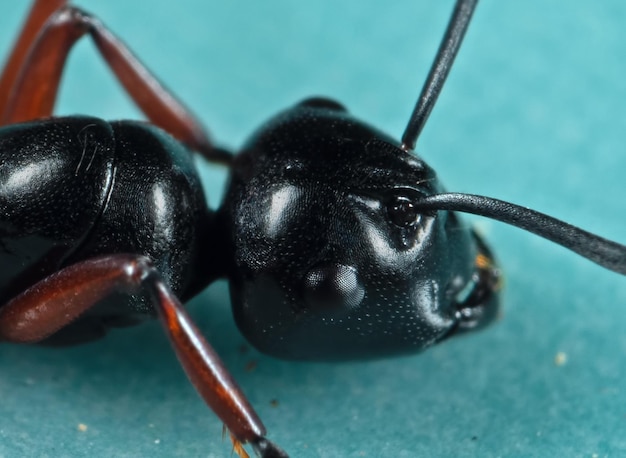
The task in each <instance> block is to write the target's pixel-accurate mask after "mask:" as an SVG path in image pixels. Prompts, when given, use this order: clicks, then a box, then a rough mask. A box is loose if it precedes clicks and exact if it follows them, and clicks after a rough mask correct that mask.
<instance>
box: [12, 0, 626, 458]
mask: <svg viewBox="0 0 626 458" xmlns="http://www.w3.org/2000/svg"><path fill="white" fill-rule="evenodd" d="M79 4H80V6H83V7H85V8H86V9H88V10H90V11H92V12H94V13H96V14H97V15H98V16H99V17H101V18H102V19H103V20H104V22H105V23H106V24H107V25H109V26H110V27H111V28H112V29H113V30H114V31H115V32H116V33H117V34H118V35H120V36H121V37H123V39H124V40H125V41H126V42H127V43H128V44H129V45H131V47H132V48H133V49H134V50H135V51H136V53H137V54H138V55H139V56H141V58H142V59H143V60H144V62H145V63H146V64H147V65H148V66H149V67H150V68H151V69H152V70H153V71H154V72H155V73H156V74H157V75H159V77H160V78H161V79H162V80H163V81H164V82H165V83H166V84H167V85H168V86H169V87H170V88H172V89H174V90H175V92H176V93H177V94H179V95H180V97H181V98H182V99H183V100H185V101H186V102H187V104H188V105H189V106H191V107H192V108H193V110H194V111H195V112H196V113H197V114H198V116H199V117H200V118H201V119H202V120H203V121H204V122H205V123H206V125H207V126H209V128H210V130H211V132H212V133H213V134H214V138H215V139H216V141H217V142H219V143H220V144H222V145H224V146H227V147H230V148H233V149H236V148H237V147H238V146H240V145H241V144H242V142H243V141H244V140H245V138H246V136H247V135H249V134H250V133H251V132H252V130H254V129H255V128H256V127H258V126H259V125H260V124H261V123H262V122H263V121H264V120H265V119H267V117H269V116H270V115H272V114H274V113H275V112H277V111H278V110H281V109H283V108H285V107H287V106H289V105H290V104H293V103H295V102H297V101H298V100H300V99H302V98H304V97H306V96H309V95H313V94H323V95H328V96H331V97H334V98H337V99H339V100H341V101H342V102H343V103H345V104H346V105H347V106H348V107H349V108H350V110H351V111H352V112H353V113H354V114H356V115H357V116H359V117H361V118H363V119H366V120H367V121H369V122H371V123H373V124H376V125H378V126H380V127H381V128H383V129H384V130H386V131H388V132H389V133H391V134H392V135H396V136H399V135H400V134H401V133H402V131H403V129H404V126H405V123H406V121H407V119H408V116H409V113H410V111H411V109H412V106H413V103H414V100H415V99H416V97H417V93H418V91H419V88H420V86H421V84H422V81H423V79H424V78H425V75H426V73H427V70H428V67H429V65H430V63H431V61H432V58H433V56H434V53H435V51H436V48H437V46H438V43H439V40H440V38H441V36H442V33H443V30H444V27H445V23H446V21H447V19H448V15H449V13H450V10H451V6H452V1H445V2H443V1H442V2H435V1H429V2H426V1H422V2H416V1H396V2H374V1H360V2H356V1H354V2H349V1H343V2H341V1H340V2H337V1H331V0H317V1H312V2H295V1H287V0H283V1H266V2H256V1H252V0H233V1H230V2H218V1H206V0H179V1H177V2H172V1H164V0H153V1H151V2H138V1H136V2H131V1H129V0H108V1H106V2H101V1H97V0H81V1H80V2H79ZM26 7H27V5H26V2H24V1H13V2H5V5H3V8H2V15H0V55H6V53H7V50H8V49H9V47H10V42H11V40H12V38H13V36H14V35H15V33H16V31H17V29H18V24H19V23H20V21H21V18H22V17H23V15H24V13H25V10H26ZM624 24H626V2H623V1H621V0H613V1H609V0H605V1H603V2H591V1H589V0H586V1H585V0H571V1H568V2H556V1H544V0H529V1H525V2H502V1H495V0H490V1H489V0H485V1H483V2H481V4H479V5H478V10H477V13H476V15H475V18H474V21H473V23H472V25H471V27H470V30H469V34H468V37H467V39H466V41H465V43H464V45H463V47H462V48H461V52H460V55H459V58H458V60H457V62H456V64H455V67H454V69H453V71H452V74H451V78H450V80H449V81H448V83H447V85H446V87H445V89H444V93H443V95H442V97H441V99H440V101H439V103H438V105H437V106H436V108H435V110H434V112H433V114H432V117H431V119H430V121H429V123H428V125H427V126H426V128H425V130H424V132H423V135H422V137H421V139H420V142H419V145H418V150H419V153H420V154H422V155H423V156H424V157H425V158H426V159H427V160H428V161H429V163H430V164H431V165H433V166H434V167H435V169H436V170H437V171H438V173H439V174H440V176H441V178H442V180H443V182H444V183H445V184H446V186H447V187H448V189H450V190H454V191H463V192H473V193H479V194H485V195H489V196H493V197H498V198H502V199H506V200H510V201H513V202H516V203H519V204H523V205H527V206H530V207H532V208H536V209H538V210H541V211H544V212H547V213H549V214H552V215H554V216H557V217H559V218H562V219H565V220H567V221H570V222H572V223H574V224H577V225H580V226H583V227H584V228H586V229H589V230H591V231H594V232H598V233H600V234H602V235H604V236H606V237H608V238H612V239H616V240H621V241H622V242H626V219H625V217H624V214H625V213H626V200H625V198H624V197H625V195H626V180H624V172H625V171H626V151H625V150H626V106H625V103H626V78H625V77H624V74H625V73H626V59H625V56H626V28H625V27H624ZM66 76H67V77H66V79H65V81H64V86H63V89H62V93H61V99H60V103H59V110H58V111H59V113H60V114H72V113H85V114H92V115H97V116H101V117H103V118H107V119H109V118H110V119H115V118H136V117H140V116H141V115H140V114H139V113H138V112H137V111H136V110H135V108H134V107H133V105H132V103H130V102H129V101H128V99H127V97H125V95H124V94H123V93H122V92H121V89H120V88H119V86H118V85H117V83H115V82H114V81H113V80H112V78H111V76H110V74H109V72H108V71H107V70H106V69H105V68H104V66H103V65H102V64H101V62H100V60H99V59H98V58H97V57H96V56H95V54H94V51H93V48H92V46H91V45H90V44H89V43H88V42H87V41H85V42H84V43H81V44H80V45H79V46H78V48H77V49H76V52H75V53H73V55H72V57H71V62H70V64H69V66H68V68H67V75H66ZM201 169H202V174H203V177H204V179H205V182H206V184H207V193H208V194H209V196H210V199H211V202H212V204H213V205H217V204H218V203H219V200H220V197H219V195H220V193H221V189H222V186H223V182H224V174H223V171H221V170H219V169H217V168H215V167H210V166H207V165H204V164H201ZM468 220H471V221H473V222H475V224H476V225H477V226H478V227H479V229H480V230H481V231H482V232H483V233H484V234H485V235H486V237H487V238H488V239H489V240H490V242H491V245H492V247H493V248H494V250H495V251H496V254H497V256H498V258H499V260H500V261H501V263H502V265H503V268H504V269H505V274H506V289H505V292H504V306H505V308H504V314H503V318H502V319H501V320H500V321H499V322H498V323H496V325H494V326H493V327H491V328H489V329H487V330H485V331H484V332H481V333H478V334H473V335H468V336H466V337H463V338H458V339H454V340H451V341H449V342H446V343H445V344H442V345H440V346H438V347H435V348H432V349H430V350H428V351H427V352H425V353H423V354H421V355H416V356H410V357H402V358H396V359H389V360H384V361H373V362H359V363H348V364H311V363H294V362H283V361H279V360H275V359H272V358H270V357H266V356H263V355H260V354H258V353H257V352H255V351H254V350H253V349H251V348H249V346H245V341H244V339H243V338H242V337H241V335H240V334H239V333H238V331H237V330H236V328H235V326H234V324H233V322H232V317H231V313H230V308H229V299H228V291H227V288H226V285H225V284H224V283H222V282H220V283H218V284H215V285H214V286H212V287H211V288H209V289H208V290H207V291H206V292H205V293H203V294H202V295H201V296H200V297H198V298H197V299H195V300H194V301H193V302H192V303H191V304H190V305H189V309H190V311H191V313H192V314H193V316H194V317H195V318H196V319H197V321H198V323H199V325H200V326H201V328H202V329H203V330H204V332H205V334H206V336H207V337H208V338H209V339H210V341H211V342H212V343H213V344H214V345H215V347H216V349H217V350H218V351H219V353H220V354H221V355H222V357H223V359H224V361H225V362H226V364H227V365H228V367H229V368H230V369H231V370H232V373H233V375H234V376H235V378H236V379H237V380H238V381H239V383H240V384H241V386H242V388H243V389H244V391H245V392H246V393H247V394H248V396H249V398H250V400H251V401H252V403H253V405H254V406H255V407H256V408H257V410H258V412H259V414H260V415H261V417H262V418H263V420H264V422H265V424H266V426H267V427H268V430H269V436H270V437H271V438H272V439H273V440H275V441H277V442H278V443H279V444H281V445H282V446H283V447H284V448H285V449H286V450H288V451H289V452H290V453H291V454H292V456H293V457H413V456H434V457H445V456H455V457H473V456H482V457H496V456H505V457H515V456H537V457H543V456H570V457H592V456H598V457H604V456H622V455H626V388H625V384H624V380H625V379H626V332H625V331H624V322H625V318H626V280H625V279H624V278H623V277H621V276H619V275H617V274H613V273H611V272H607V271H605V270H603V269H601V268H599V267H597V266H595V265H594V264H592V263H590V262H588V261H586V260H584V259H581V258H579V257H577V256H575V255H573V254H571V253H569V252H567V251H566V250H564V249H562V248H560V247H557V246H554V245H552V244H550V243H549V242H546V241H543V240H541V239H539V238H537V237H535V236H532V235H530V234H527V233H524V232H522V231H520V230H518V229H514V228H511V227H508V226H504V225H502V224H499V223H495V222H491V221H488V220H483V219H480V218H469V217H468ZM244 346H245V347H244ZM559 353H564V354H565V355H567V358H566V362H565V364H556V362H555V358H556V355H557V354H559ZM252 366H254V367H252ZM0 368H1V369H0V457H6V458H14V457H55V458H56V457H86V456H89V457H101V456H102V457H104V456H116V457H140V456H151V457H154V458H156V457H227V456H230V447H229V444H228V441H222V439H221V424H220V423H219V421H218V420H217V419H216V418H215V417H214V415H213V414H212V413H210V412H209V411H208V410H207V409H206V407H205V406H204V405H203V404H202V403H201V402H200V401H199V398H198V397H197V395H196V394H195V392H194V390H193V388H192V387H191V386H190V384H189V383H187V381H186V379H185V376H184V375H183V373H182V370H181V369H180V367H179V366H178V364H177V362H176V360H175V358H174V356H173V353H172V351H171V349H170V348H169V345H168V343H167V341H166V338H165V336H164V335H163V333H162V332H161V329H160V325H159V324H158V323H156V322H155V323H149V324H146V325H143V326H140V327H137V328H133V329H127V330H120V331H115V332H112V333H110V334H109V336H108V337H107V338H106V339H104V340H101V341H99V342H95V343H93V344H89V345H85V346H81V347H75V348H70V349H64V350H58V349H46V348H38V347H28V346H15V345H2V346H1V347H0ZM79 424H84V425H86V427H87V429H86V431H80V430H79V427H78V425H79Z"/></svg>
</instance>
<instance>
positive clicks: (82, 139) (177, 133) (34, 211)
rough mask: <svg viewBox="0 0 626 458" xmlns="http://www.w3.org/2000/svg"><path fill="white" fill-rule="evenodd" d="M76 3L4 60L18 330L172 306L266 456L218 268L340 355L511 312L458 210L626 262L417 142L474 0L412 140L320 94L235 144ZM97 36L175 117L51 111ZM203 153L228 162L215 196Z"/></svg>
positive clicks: (12, 308) (3, 216) (211, 383)
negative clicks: (197, 302)
mask: <svg viewBox="0 0 626 458" xmlns="http://www.w3.org/2000/svg"><path fill="white" fill-rule="evenodd" d="M64 3H65V2H64V1H63V0H57V2H56V3H54V4H53V3H52V2H50V3H48V2H47V1H46V0H37V1H35V3H34V4H33V8H32V10H31V15H30V19H32V20H33V21H34V22H35V23H36V22H37V21H39V25H38V27H39V29H40V30H38V28H37V27H36V26H34V27H25V28H24V29H23V35H22V38H24V37H25V38H24V40H22V41H24V42H26V43H30V44H31V47H30V48H28V47H22V46H16V47H15V50H14V53H13V54H12V57H11V58H10V59H9V61H8V63H7V65H6V66H5V69H4V70H3V72H2V74H1V75H0V125H2V126H3V127H0V340H4V341H9V342H23V343H33V342H43V343H48V344H71V343H77V342H81V341H86V340H91V339H95V338H98V337H100V336H102V335H103V334H104V333H105V332H106V330H107V328H109V327H117V326H128V325H132V324H135V323H138V322H139V321H141V320H142V319H144V318H146V317H153V316H158V317H159V319H160V320H161V322H162V323H163V325H164V329H165V332H166V334H167V335H168V337H169V339H170V341H171V343H172V346H173V348H174V350H175V351H176V353H177V356H178V358H179V361H180V363H181V365H182V366H183V368H184V369H185V371H186V372H187V375H188V377H189V379H190V380H191V381H192V383H193V384H194V386H195V387H196V388H197V390H198V392H199V393H200V395H201V396H202V397H203V398H204V400H205V402H206V403H207V405H209V406H210V407H211V408H212V409H213V410H214V411H215V413H216V414H217V415H218V416H219V417H220V419H221V420H222V421H223V422H224V424H225V426H226V428H227V429H228V431H229V432H230V435H231V439H232V441H233V446H234V450H235V452H237V453H238V454H239V455H240V456H247V454H246V452H245V451H244V450H243V445H242V444H246V443H248V444H251V445H252V447H253V448H254V450H255V452H256V453H257V455H259V456H261V457H263V458H274V457H279V458H284V457H286V456H287V455H286V454H285V453H284V452H283V451H282V450H281V449H280V448H279V447H278V446H276V445H275V444H273V443H272V442H271V441H269V440H268V439H267V438H266V434H265V428H264V426H263V424H262V422H261V421H260V419H259V418H258V417H257V415H256V413H255V412H254V410H253V409H252V407H251V406H249V404H248V403H247V401H246V399H245V396H244V395H243V394H242V393H241V392H240V390H239V389H238V387H237V386H236V383H235V382H234V381H233V380H232V378H231V377H230V376H229V374H228V371H227V370H226V369H225V368H224V367H223V365H222V364H221V362H220V361H219V358H218V356H217V354H216V353H215V352H214V351H213V350H212V349H211V347H210V345H208V343H207V342H206V341H205V340H204V339H203V338H202V335H201V333H200V332H199V331H198V329H197V328H196V327H195V326H194V325H193V322H192V320H191V319H190V318H189V317H188V316H187V314H186V312H185V311H184V308H183V306H182V305H181V303H180V300H182V301H186V300H188V299H190V298H191V297H193V296H194V295H195V294H196V293H198V292H199V291H200V290H202V289H203V288H204V287H205V286H207V285H208V284H210V283H211V282H213V281H214V280H216V279H217V278H227V279H228V280H229V282H230V290H231V295H232V307H233V313H234V316H235V320H236V322H237V324H238V326H239V328H240V329H241V331H242V332H243V334H244V335H245V336H246V337H247V338H248V339H249V340H250V342H251V343H252V344H254V345H255V346H256V347H257V348H259V349H260V350H261V351H264V352H266V353H269V354H272V355H275V356H279V357H283V358H293V359H310V360H339V359H355V358H371V357H379V356H384V355H389V354H399V353H407V352H415V351H420V350H423V349H425V348H427V347H428V346H430V345H432V344H434V343H437V342H439V341H441V340H443V339H445V338H447V337H449V336H452V335H454V334H457V333H460V332H463V331H467V330H471V329H477V328H480V327H482V326H484V325H486V324H488V323H489V322H491V321H492V320H493V319H494V317H495V316H496V314H497V311H498V306H499V302H498V291H499V287H500V281H499V280H500V273H499V270H498V268H497V265H496V264H495V262H494V259H493V256H492V255H491V253H490V251H489V249H488V248H487V246H486V245H485V243H484V242H483V241H482V239H481V238H480V237H479V236H478V235H477V234H476V233H475V232H474V231H473V230H472V229H471V228H470V227H468V226H466V225H465V224H463V222H462V221H461V220H460V218H459V216H458V212H468V213H475V214H478V215H482V216H486V217H490V218H493V219H497V220H500V221H503V222H506V223H509V224H512V225H515V226H518V227H520V228H523V229H525V230H528V231H530V232H533V233H535V234H538V235H540V236H543V237H545V238H548V239H550V240H552V241H554V242H556V243H559V244H561V245H563V246H565V247H567V248H569V249H571V250H573V251H575V252H577V253H579V254H581V255H582V256H585V257H587V258H589V259H590V260H592V261H594V262H596V263H598V264H600V265H602V266H604V267H606V268H608V269H612V270H614V271H616V272H619V273H622V274H626V247H624V246H622V245H619V244H617V243H614V242H611V241H608V240H605V239H602V238H600V237H598V236H596V235H593V234H590V233H588V232H585V231H583V230H581V229H578V228H575V227H573V226H570V225H568V224H566V223H563V222H561V221H558V220H556V219H554V218H551V217H549V216H546V215H543V214H541V213H538V212H535V211H533V210H529V209H526V208H523V207H519V206H516V205H513V204H509V203H507V202H502V201H499V200H496V199H492V198H487V197H482V196H475V195H469V194H456V193H446V192H445V191H444V189H443V187H442V185H441V184H440V182H439V181H438V179H437V177H436V175H435V172H434V171H433V170H432V169H431V168H430V167H429V166H428V165H427V164H426V163H425V162H424V161H423V160H422V159H421V158H419V157H417V156H416V155H415V154H413V150H414V147H415V143H416V141H417V138H418V136H419V133H420V131H421V129H422V128H423V126H424V124H425V122H426V120H427V119H428V115H429V113H430V111H431V110H432V108H433V106H434V104H435V101H436V99H437V96H438V95H439V93H440V91H441V88H442V85H443V83H444V81H445V79H446V77H447V74H448V71H449V69H450V67H451V65H452V62H453V60H454V57H455V55H456V53H457V51H458V49H459V46H460V43H461V41H462V38H463V35H464V33H465V30H466V29H467V26H468V24H469V22H470V18H471V15H472V12H473V10H474V8H475V5H476V0H458V1H457V2H456V6H455V9H454V12H453V15H452V18H451V20H450V23H449V25H448V28H447V30H446V34H445V36H444V39H443V41H442V44H441V47H440V50H439V52H438V54H437V57H436V59H435V62H434V64H433V67H432V68H431V72H430V74H429V76H428V78H427V81H426V84H425V85H424V88H423V90H422V93H421V95H420V98H419V100H418V102H417V104H416V107H415V110H414V112H413V114H412V115H411V117H410V119H409V122H408V125H407V128H406V130H405V132H404V135H403V136H402V139H401V141H397V140H394V139H393V138H391V137H389V136H387V135H385V134H383V133H382V132H379V131H378V130H376V129H374V128H372V127H370V126H368V125H367V124H365V123H363V122H361V121H359V120H357V119H355V118H353V117H352V116H350V115H349V114H348V112H347V111H346V110H345V109H344V108H343V107H342V106H341V105H340V104H338V103H336V102H334V101H330V100H327V99H321V98H315V99H308V100H306V101H304V102H301V103H300V104H298V105H296V106H294V107H292V108H291V109H289V110H287V111H285V112H283V113H281V114H279V115H278V116H276V117H275V118H273V119H272V120H270V121H269V122H268V123H267V124H265V125H264V126H263V127H262V128H261V129H260V130H259V131H258V132H257V133H256V134H254V135H253V137H252V138H251V139H250V140H249V141H248V143H247V144H246V145H245V147H244V148H243V150H242V151H241V152H240V153H239V154H238V155H235V156H233V155H231V154H230V153H226V152H223V151H221V150H219V149H217V148H215V147H214V145H213V144H212V142H210V141H209V140H208V137H207V136H206V134H205V133H204V131H203V129H202V128H201V126H200V125H199V124H198V123H197V121H196V120H195V119H194V117H193V116H192V115H191V113H189V112H188V110H186V109H185V108H184V106H182V105H181V104H180V103H179V102H178V101H176V100H175V98H174V97H173V95H172V94H171V93H169V92H168V91H167V90H165V89H164V88H162V87H161V86H160V85H159V84H158V82H157V81H156V80H155V79H154V77H153V76H152V75H151V74H150V73H149V72H148V71H147V69H145V67H143V66H142V65H141V64H140V63H139V62H138V61H137V59H136V58H134V56H133V55H132V53H130V51H129V50H128V49H127V48H126V47H125V46H124V45H123V43H121V42H120V41H119V40H118V39H117V38H116V37H114V36H113V35H112V34H111V32H110V31H108V30H107V29H106V28H105V27H104V26H103V25H102V24H101V23H100V22H99V21H97V20H96V19H95V18H93V17H92V16H90V15H89V14H87V13H85V12H83V11H81V10H79V9H77V8H74V7H70V6H67V5H64ZM51 4H52V5H53V11H47V8H48V7H50V5H51ZM31 25H32V24H31ZM35 25H37V24H35ZM33 30H35V32H38V33H35V34H33V33H32V31H33ZM86 33H89V34H90V35H91V36H92V38H93V39H94V42H95V44H96V46H97V47H98V49H99V51H100V53H101V54H102V55H103V57H104V58H105V60H106V61H107V63H108V64H109V66H110V67H111V68H112V70H113V71H114V73H115V74H116V76H117V77H118V79H119V80H120V82H122V84H123V85H124V87H125V88H126V89H127V91H128V93H129V94H130V95H131V97H133V99H134V100H135V101H136V102H137V103H138V104H139V105H140V106H141V108H142V110H143V111H144V113H145V114H146V115H147V116H148V117H149V118H150V119H151V120H152V121H153V122H154V124H155V125H158V126H160V128H159V127H156V126H152V125H150V124H146V123H139V122H130V121H120V122H106V121H102V120H99V119H96V118H91V117H79V116H75V117H66V118H50V117H49V116H50V115H51V114H52V107H53V105H54V98H55V96H56V91H57V89H58V82H59V79H60V74H61V70H62V68H63V65H64V61H65V58H66V56H67V52H68V51H69V49H70V48H71V47H72V46H73V43H75V41H76V40H77V39H78V38H80V36H82V35H84V34H86ZM47 40H49V42H50V43H52V44H50V43H49V42H48V41H47ZM29 49H30V50H29ZM16 69H17V70H19V71H14V70H16ZM52 80H54V81H52ZM23 121H28V122H23ZM161 129H163V130H161ZM168 132H169V133H168ZM170 134H171V136H170ZM194 150H195V151H197V152H198V153H200V154H202V155H204V157H205V158H208V159H209V160H212V161H215V162H222V163H226V164H227V165H228V166H229V167H230V171H231V178H230V185H229V187H228V190H227V193H226V196H225V199H224V201H223V203H222V205H221V206H220V207H219V209H218V210H216V211H214V210H212V209H210V208H209V207H208V206H207V203H206V202H205V198H204V195H203V191H202V188H201V185H200V180H199V178H198V174H197V171H196V169H195V167H194V165H193V158H192V154H193V153H192V151H194ZM179 299H180V300H179Z"/></svg>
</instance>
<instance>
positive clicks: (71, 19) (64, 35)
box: [0, 4, 232, 164]
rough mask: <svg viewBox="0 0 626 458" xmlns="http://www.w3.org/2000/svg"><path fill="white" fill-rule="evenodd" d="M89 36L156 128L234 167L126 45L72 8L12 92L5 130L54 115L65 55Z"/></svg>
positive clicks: (52, 22)
mask: <svg viewBox="0 0 626 458" xmlns="http://www.w3.org/2000/svg"><path fill="white" fill-rule="evenodd" d="M36 6H37V4H35V6H34V7H36ZM85 33H88V34H89V35H90V36H91V38H92V39H93V41H94V43H95V45H96V47H97V49H98V51H99V52H100V54H101V55H102V57H103V58H104V60H105V61H106V62H107V64H108V65H109V67H110V68H111V70H112V71H113V73H114V74H115V76H116V77H117V79H118V80H119V81H120V83H121V84H122V86H124V88H125V89H126V92H127V93H128V94H129V95H130V97H131V98H132V99H133V101H134V102H135V103H136V104H137V105H138V106H139V108H140V109H141V111H142V112H143V113H144V114H145V115H146V116H147V118H148V119H149V120H150V121H151V122H152V123H153V124H155V125H157V126H159V127H160V128H162V129H163V130H165V131H167V132H169V133H170V134H171V135H173V136H174V137H176V138H177V139H178V140H180V141H181V142H183V143H185V144H187V145H188V146H189V147H190V148H192V149H193V150H195V151H197V152H198V153H199V154H201V155H202V156H203V157H205V158H206V159H207V160H209V161H212V162H219V163H224V164H229V163H230V162H231V160H232V155H231V154H230V153H228V152H226V151H223V150H221V149H218V148H215V147H213V145H212V143H211V141H210V140H209V138H208V134H207V133H206V131H205V129H204V128H203V127H202V125H201V123H200V122H199V121H198V120H197V118H196V117H195V116H194V115H193V114H192V113H191V111H190V110H189V109H188V108H186V107H185V106H184V105H183V103H182V102H180V101H179V100H178V99H177V98H176V97H175V96H174V95H173V94H172V93H171V92H170V91H169V90H167V89H166V88H165V87H164V86H163V85H162V84H161V83H160V82H159V81H158V80H157V79H156V77H155V76H154V75H153V74H152V73H151V72H150V71H149V70H148V69H147V68H146V67H145V66H144V65H143V64H142V63H141V62H140V61H139V59H137V57H135V56H134V55H133V53H132V52H131V51H130V50H129V49H128V48H127V47H126V46H125V45H124V43H122V41H120V40H119V39H118V38H117V37H116V36H115V35H113V33H112V32H111V31H110V30H108V29H107V28H106V27H105V26H104V25H103V24H102V23H101V22H100V21H99V20H98V19H96V18H95V17H93V16H92V15H90V14H88V13H86V12H84V11H82V10H80V9H78V8H76V7H72V6H66V7H62V8H60V9H58V10H57V11H56V13H54V14H53V15H52V16H51V17H50V18H49V20H48V21H47V22H46V23H45V24H44V26H43V28H42V30H41V33H40V34H39V36H38V37H37V39H36V40H35V42H34V44H33V46H32V48H31V51H30V53H29V54H28V58H27V59H26V61H25V62H24V64H23V65H22V68H21V70H20V73H19V76H18V77H17V79H16V80H15V84H14V85H13V86H12V87H11V89H10V95H9V98H8V102H7V105H6V106H5V107H4V112H3V113H2V121H1V124H10V123H16V122H22V121H28V120H31V119H37V118H41V117H47V116H50V115H51V114H52V111H53V108H54V102H55V99H56V95H57V92H58V87H59V83H60V80H61V75H62V73H63V68H64V66H65V62H66V60H67V55H68V53H69V51H70V49H71V48H72V46H73V45H74V44H75V43H76V41H77V40H78V39H79V38H81V37H82V36H83V35H84V34H85ZM0 108H1V107H0Z"/></svg>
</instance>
